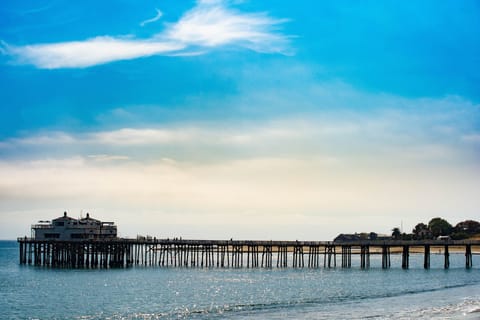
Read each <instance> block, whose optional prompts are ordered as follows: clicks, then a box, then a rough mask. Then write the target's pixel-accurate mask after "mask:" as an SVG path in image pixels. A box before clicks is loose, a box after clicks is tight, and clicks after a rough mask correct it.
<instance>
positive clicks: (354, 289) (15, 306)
mask: <svg viewBox="0 0 480 320" xmlns="http://www.w3.org/2000/svg"><path fill="white" fill-rule="evenodd" d="M422 263H423V255H421V254H419V255H415V254H411V255H410V269H408V270H403V269H401V267H400V266H401V257H400V255H392V267H391V268H390V269H387V270H383V269H382V268H381V257H380V256H372V257H371V268H370V269H368V270H362V269H360V268H359V265H360V261H359V259H358V256H354V257H353V258H352V268H350V269H342V268H340V267H337V268H331V269H328V268H323V267H322V268H318V269H308V268H303V269H293V268H287V269H276V268H273V269H246V268H244V269H233V268H227V269H217V268H211V269H205V268H203V269H202V268H161V267H132V268H127V269H108V270H101V269H52V268H45V267H35V266H28V265H27V266H25V265H19V263H18V244H17V243H16V242H15V241H0V319H211V318H216V319H419V318H420V319H480V268H479V267H480V257H479V256H478V255H474V257H473V268H472V269H469V270H467V269H465V256H464V254H463V253H461V254H451V255H450V269H448V270H444V269H443V255H439V254H432V257H431V267H432V268H431V269H429V270H424V269H423V267H422V266H423V264H422Z"/></svg>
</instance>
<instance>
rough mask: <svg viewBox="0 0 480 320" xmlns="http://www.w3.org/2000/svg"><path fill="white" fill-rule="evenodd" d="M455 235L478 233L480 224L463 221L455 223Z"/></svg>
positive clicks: (472, 221) (473, 221)
mask: <svg viewBox="0 0 480 320" xmlns="http://www.w3.org/2000/svg"><path fill="white" fill-rule="evenodd" d="M454 231H455V232H456V233H460V234H461V233H465V234H470V235H471V234H476V233H480V222H478V221H475V220H465V221H462V222H459V223H457V225H456V226H455V228H454Z"/></svg>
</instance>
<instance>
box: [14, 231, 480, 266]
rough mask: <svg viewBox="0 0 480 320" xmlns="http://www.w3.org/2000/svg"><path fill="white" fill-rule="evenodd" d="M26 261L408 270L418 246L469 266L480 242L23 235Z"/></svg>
mask: <svg viewBox="0 0 480 320" xmlns="http://www.w3.org/2000/svg"><path fill="white" fill-rule="evenodd" d="M18 243H19V250H20V264H33V265H36V266H48V267H63V268H114V267H117V268H122V267H131V266H160V267H206V268H211V267H218V268H228V267H231V268H244V267H246V268H273V267H277V268H287V267H293V268H303V267H308V268H318V267H322V266H323V267H325V268H333V267H337V256H340V257H341V259H339V260H340V261H339V266H341V267H342V268H351V267H352V254H358V255H360V268H362V269H366V268H369V267H370V255H372V254H379V255H381V256H382V268H384V269H388V268H390V267H391V259H390V256H391V254H396V253H398V254H401V255H402V264H401V267H402V268H404V269H408V268H409V256H410V253H412V251H413V250H414V251H415V252H417V253H418V252H421V253H423V255H424V264H423V266H424V268H425V269H428V268H430V255H431V252H432V249H435V252H437V251H438V252H440V253H441V254H443V256H444V259H443V260H444V264H443V267H444V268H446V269H447V268H449V267H450V252H451V251H452V250H455V251H458V250H462V251H463V252H464V253H465V267H466V268H471V267H472V266H473V263H472V256H473V254H475V253H478V252H479V250H480V240H461V241H454V240H422V241H394V240H389V241H383V240H382V241H379V240H361V241H352V242H332V241H253V240H182V239H156V238H153V239H121V238H118V239H108V240H73V241H58V240H35V239H31V238H26V237H24V238H18Z"/></svg>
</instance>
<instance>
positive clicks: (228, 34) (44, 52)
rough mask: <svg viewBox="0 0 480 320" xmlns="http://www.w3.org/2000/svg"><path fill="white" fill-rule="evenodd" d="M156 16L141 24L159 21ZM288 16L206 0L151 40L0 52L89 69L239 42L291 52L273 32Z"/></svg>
mask: <svg viewBox="0 0 480 320" xmlns="http://www.w3.org/2000/svg"><path fill="white" fill-rule="evenodd" d="M161 16H162V12H161V11H159V10H157V16H156V17H154V18H152V19H149V20H145V21H143V22H141V24H140V25H142V26H145V25H146V24H148V23H151V22H155V21H157V20H159V19H160V18H161ZM285 21H286V20H278V19H273V18H270V17H269V16H268V15H267V14H264V13H262V14H260V13H254V14H248V13H241V12H238V11H235V10H232V9H230V8H228V7H227V5H226V4H225V3H223V2H220V1H215V2H210V1H207V2H205V1H202V2H199V3H197V5H196V6H195V7H194V8H193V9H191V10H190V11H188V12H186V13H185V14H184V15H183V16H182V17H181V18H180V19H179V21H177V22H176V23H172V24H167V27H166V29H165V30H164V31H162V32H160V33H158V34H155V35H153V36H152V37H150V38H146V39H139V38H136V37H135V36H129V37H118V36H98V37H94V38H90V39H87V40H83V41H69V42H58V43H45V44H31V45H25V46H14V45H9V44H5V43H2V48H1V52H2V53H3V54H6V55H9V56H12V57H14V59H15V62H16V63H18V64H31V65H34V66H36V67H37V68H40V69H59V68H86V67H91V66H95V65H99V64H105V63H109V62H114V61H120V60H130V59H137V58H141V57H148V56H152V55H170V56H188V55H192V54H193V55H199V54H205V53H206V52H208V51H209V50H213V49H214V48H218V47H221V46H235V47H239V48H246V49H250V50H253V51H257V52H263V53H287V49H286V48H287V46H288V38H287V37H286V36H284V35H282V34H280V33H277V32H275V26H277V25H279V24H282V23H284V22H285Z"/></svg>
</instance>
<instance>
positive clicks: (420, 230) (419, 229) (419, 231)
mask: <svg viewBox="0 0 480 320" xmlns="http://www.w3.org/2000/svg"><path fill="white" fill-rule="evenodd" d="M412 233H413V237H414V238H415V239H417V240H422V239H425V238H430V236H431V232H430V230H429V229H428V226H427V225H426V224H425V223H422V222H420V223H419V224H417V225H416V226H415V228H414V229H413V230H412Z"/></svg>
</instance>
